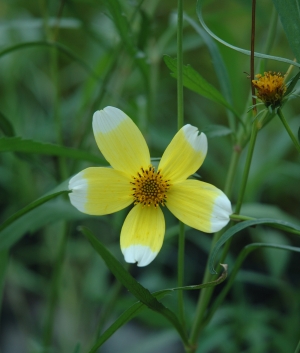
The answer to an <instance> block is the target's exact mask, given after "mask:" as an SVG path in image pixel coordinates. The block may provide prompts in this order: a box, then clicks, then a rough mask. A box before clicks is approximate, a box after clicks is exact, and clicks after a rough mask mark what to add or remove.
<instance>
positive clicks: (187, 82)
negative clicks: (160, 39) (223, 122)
mask: <svg viewBox="0 0 300 353" xmlns="http://www.w3.org/2000/svg"><path fill="white" fill-rule="evenodd" d="M164 61H165V64H166V65H167V67H168V68H169V69H170V70H171V76H172V77H174V78H177V59H173V58H171V57H170V56H168V55H164ZM183 85H184V87H186V88H188V89H190V90H191V91H194V92H196V93H198V94H200V95H201V96H203V97H205V98H208V99H210V100H212V101H213V102H216V103H219V104H221V105H223V106H224V107H226V108H228V109H230V110H231V111H232V112H233V113H234V114H235V115H237V114H236V112H235V111H234V109H233V108H232V106H231V105H230V104H228V103H227V102H226V100H225V99H224V97H223V96H222V94H221V93H220V92H219V91H218V90H217V89H216V88H215V87H214V86H213V85H211V84H210V83H209V82H207V81H206V80H205V79H204V78H203V77H202V76H201V75H200V74H199V73H198V72H197V71H196V70H194V69H193V68H192V66H191V65H186V66H185V65H184V66H183Z"/></svg>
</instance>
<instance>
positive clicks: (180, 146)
mask: <svg viewBox="0 0 300 353" xmlns="http://www.w3.org/2000/svg"><path fill="white" fill-rule="evenodd" d="M206 153H207V138H206V135H205V134H204V133H201V134H200V135H198V129H197V128H196V127H194V126H191V125H189V124H188V125H185V126H184V127H183V128H182V129H180V130H179V131H178V132H177V134H176V135H175V136H174V138H173V140H172V141H171V143H170V144H169V146H168V147H167V149H166V150H165V152H164V154H163V156H162V158H161V161H160V163H159V167H158V169H161V173H162V175H163V176H164V178H165V179H169V180H170V183H171V184H174V183H177V182H180V181H183V180H185V179H187V177H189V176H190V175H192V174H194V173H195V172H196V171H197V170H198V169H199V168H200V166H201V164H202V163H203V161H204V159H205V156H206Z"/></svg>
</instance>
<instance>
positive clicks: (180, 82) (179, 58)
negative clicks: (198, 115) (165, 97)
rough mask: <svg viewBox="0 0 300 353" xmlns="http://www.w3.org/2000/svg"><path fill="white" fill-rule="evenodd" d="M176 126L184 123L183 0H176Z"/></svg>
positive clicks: (181, 125) (180, 126) (179, 127)
mask: <svg viewBox="0 0 300 353" xmlns="http://www.w3.org/2000/svg"><path fill="white" fill-rule="evenodd" d="M177 17H178V20H177V21H178V22H177V127H178V130H180V129H181V128H182V127H183V124H184V118H183V53H182V41H183V0H178V12H177Z"/></svg>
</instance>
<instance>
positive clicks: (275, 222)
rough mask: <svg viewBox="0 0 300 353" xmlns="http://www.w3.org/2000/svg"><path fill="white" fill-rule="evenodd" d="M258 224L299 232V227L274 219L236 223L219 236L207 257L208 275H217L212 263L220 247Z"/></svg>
mask: <svg viewBox="0 0 300 353" xmlns="http://www.w3.org/2000/svg"><path fill="white" fill-rule="evenodd" d="M259 224H266V225H276V226H277V228H279V226H283V227H287V228H291V229H294V230H298V231H300V226H297V225H295V224H292V223H290V222H285V221H280V220H276V219H272V218H261V219H255V220H251V221H245V222H241V223H238V224H236V225H234V226H233V227H231V228H229V229H228V230H227V231H226V232H225V233H224V234H223V235H222V236H221V238H220V239H219V240H218V241H217V243H216V245H215V247H214V249H213V251H212V253H211V255H210V257H209V261H208V267H209V270H210V273H212V274H216V273H217V272H216V271H215V269H214V261H215V257H216V255H217V253H218V251H219V249H220V248H221V247H222V245H223V244H225V243H226V241H227V240H228V239H230V238H231V237H232V236H233V235H234V234H236V233H238V232H240V231H241V230H243V229H245V228H248V227H252V226H255V225H259Z"/></svg>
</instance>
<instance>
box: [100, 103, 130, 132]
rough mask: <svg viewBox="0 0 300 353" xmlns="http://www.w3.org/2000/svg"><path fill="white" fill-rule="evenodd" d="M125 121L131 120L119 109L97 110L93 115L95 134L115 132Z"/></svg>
mask: <svg viewBox="0 0 300 353" xmlns="http://www.w3.org/2000/svg"><path fill="white" fill-rule="evenodd" d="M125 119H129V118H128V116H127V115H126V114H125V113H124V112H122V110H120V109H118V108H114V107H106V108H104V109H102V110H97V111H96V112H95V113H94V115H93V130H94V133H99V132H101V133H103V134H106V133H108V132H110V131H112V130H114V129H115V128H116V127H117V126H118V125H119V124H120V123H121V122H122V121H123V120H125Z"/></svg>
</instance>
